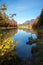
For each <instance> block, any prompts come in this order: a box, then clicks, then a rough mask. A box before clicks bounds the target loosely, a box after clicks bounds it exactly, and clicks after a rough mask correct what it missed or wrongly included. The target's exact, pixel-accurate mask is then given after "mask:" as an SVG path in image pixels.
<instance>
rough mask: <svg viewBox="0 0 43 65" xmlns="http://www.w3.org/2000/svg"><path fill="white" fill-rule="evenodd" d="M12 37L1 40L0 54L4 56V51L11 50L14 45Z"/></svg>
mask: <svg viewBox="0 0 43 65" xmlns="http://www.w3.org/2000/svg"><path fill="white" fill-rule="evenodd" d="M13 40H14V38H13V36H12V37H9V38H5V39H4V40H3V42H2V43H1V44H0V51H1V53H0V56H4V54H5V53H7V52H8V51H9V50H13V49H14V47H15V44H13V42H12V41H13Z"/></svg>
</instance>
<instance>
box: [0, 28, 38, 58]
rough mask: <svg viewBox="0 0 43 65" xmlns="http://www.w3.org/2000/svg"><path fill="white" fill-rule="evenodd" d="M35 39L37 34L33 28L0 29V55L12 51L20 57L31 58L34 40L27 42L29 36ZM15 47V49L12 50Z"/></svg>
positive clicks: (34, 44)
mask: <svg viewBox="0 0 43 65" xmlns="http://www.w3.org/2000/svg"><path fill="white" fill-rule="evenodd" d="M31 37H32V38H33V39H37V34H36V33H35V32H34V31H33V30H19V29H13V30H1V31H0V56H5V55H6V54H9V52H12V50H13V52H12V54H14V52H15V54H16V55H17V56H18V57H19V58H22V59H32V53H31V50H32V47H35V46H36V42H34V43H32V44H31V43H28V44H26V43H27V42H29V38H31ZM14 49H16V50H14Z"/></svg>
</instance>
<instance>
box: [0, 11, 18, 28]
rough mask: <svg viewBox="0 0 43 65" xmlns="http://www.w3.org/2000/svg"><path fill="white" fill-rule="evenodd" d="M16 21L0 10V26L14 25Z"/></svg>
mask: <svg viewBox="0 0 43 65" xmlns="http://www.w3.org/2000/svg"><path fill="white" fill-rule="evenodd" d="M15 26H17V22H16V21H15V20H13V19H10V18H9V17H8V16H7V15H6V14H5V13H1V12H0V27H15Z"/></svg>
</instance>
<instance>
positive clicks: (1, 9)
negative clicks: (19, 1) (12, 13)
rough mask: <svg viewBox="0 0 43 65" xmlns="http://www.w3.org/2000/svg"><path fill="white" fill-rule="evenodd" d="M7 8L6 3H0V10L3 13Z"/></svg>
mask: <svg viewBox="0 0 43 65" xmlns="http://www.w3.org/2000/svg"><path fill="white" fill-rule="evenodd" d="M6 10H7V5H6V4H5V3H1V4H0V12H2V13H4V12H5V11H6Z"/></svg>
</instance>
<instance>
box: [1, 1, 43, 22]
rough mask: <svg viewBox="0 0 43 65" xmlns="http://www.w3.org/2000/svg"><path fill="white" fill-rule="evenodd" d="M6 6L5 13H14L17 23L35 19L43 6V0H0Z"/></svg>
mask: <svg viewBox="0 0 43 65" xmlns="http://www.w3.org/2000/svg"><path fill="white" fill-rule="evenodd" d="M1 2H4V3H6V5H7V6H8V9H7V11H6V13H7V14H8V15H9V14H13V13H16V16H15V17H14V19H15V20H16V21H17V22H18V23H23V22H25V21H26V20H30V19H35V18H36V17H37V16H38V15H40V12H41V9H42V8H43V0H0V3H1Z"/></svg>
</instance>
